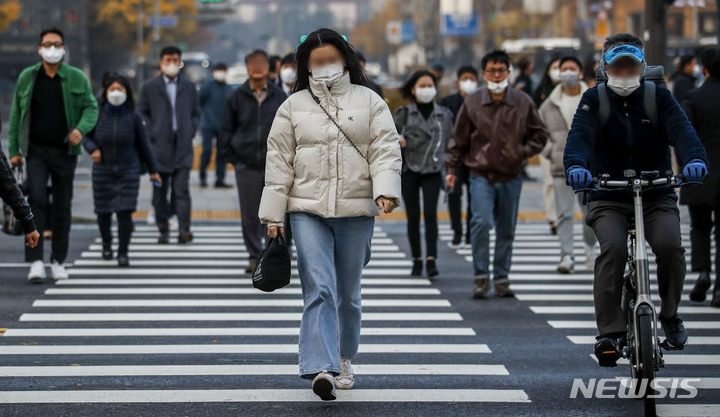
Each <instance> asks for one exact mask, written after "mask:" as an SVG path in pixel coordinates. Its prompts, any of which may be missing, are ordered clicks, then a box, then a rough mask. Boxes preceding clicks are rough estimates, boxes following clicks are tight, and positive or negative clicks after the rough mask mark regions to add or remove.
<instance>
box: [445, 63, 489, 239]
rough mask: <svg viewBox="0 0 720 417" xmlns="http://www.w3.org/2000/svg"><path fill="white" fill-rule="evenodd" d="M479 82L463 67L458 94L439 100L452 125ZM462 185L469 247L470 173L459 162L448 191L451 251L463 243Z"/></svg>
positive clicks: (472, 70) (470, 68) (472, 71)
mask: <svg viewBox="0 0 720 417" xmlns="http://www.w3.org/2000/svg"><path fill="white" fill-rule="evenodd" d="M479 81H480V74H479V73H478V71H477V69H475V67H473V66H472V65H465V66H462V67H460V68H459V69H458V71H457V81H456V83H455V86H456V87H457V89H458V92H457V93H455V94H453V95H450V96H447V97H444V98H443V99H442V100H440V104H441V105H443V106H445V107H447V108H448V109H449V110H450V111H451V112H452V114H453V125H454V124H455V121H456V120H457V116H458V113H460V108H461V107H462V105H463V104H464V103H465V99H466V98H467V96H469V95H470V94H473V93H475V92H476V91H477V90H478V83H479ZM463 185H464V186H465V188H466V189H467V193H468V197H467V200H468V201H467V211H466V222H467V227H466V229H467V231H466V234H465V245H467V246H468V247H470V241H471V239H470V219H471V218H472V204H470V201H471V200H472V197H471V196H470V171H468V168H467V167H466V166H465V163H464V162H461V164H460V167H459V168H458V170H457V180H456V181H455V187H453V188H451V189H449V190H448V212H449V213H450V226H451V228H452V230H453V239H452V241H451V242H450V247H451V248H453V249H459V248H460V247H462V243H463V222H462V196H463Z"/></svg>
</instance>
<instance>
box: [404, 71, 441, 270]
mask: <svg viewBox="0 0 720 417" xmlns="http://www.w3.org/2000/svg"><path fill="white" fill-rule="evenodd" d="M436 82H437V80H436V79H435V76H434V75H433V74H432V73H431V72H430V71H425V70H420V71H416V72H415V73H414V74H413V75H412V76H410V79H408V80H407V82H405V84H404V85H403V86H402V88H401V89H400V92H401V93H402V96H403V97H404V98H405V99H407V100H410V104H408V105H406V106H402V107H400V108H398V109H397V110H396V111H395V115H394V118H395V126H397V130H398V132H400V147H401V148H402V150H403V168H402V196H403V202H404V204H405V212H406V213H407V234H408V240H409V242H410V251H411V253H412V258H413V267H412V271H411V273H410V275H412V276H420V275H422V272H423V267H425V268H426V272H427V276H428V277H431V278H432V277H435V276H437V275H438V270H437V262H436V260H437V241H438V224H437V206H438V199H439V198H440V191H442V189H443V170H444V168H445V148H446V147H447V143H448V140H449V139H450V134H451V133H452V128H453V115H452V113H451V112H450V110H448V109H447V108H446V107H444V106H441V105H439V104H436V103H435V96H436V95H437V84H436ZM421 191H422V203H421V200H420V192H421ZM421 213H423V215H424V218H425V251H426V259H425V262H423V256H422V244H421V243H420V215H421Z"/></svg>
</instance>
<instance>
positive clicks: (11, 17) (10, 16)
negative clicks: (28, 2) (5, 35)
mask: <svg viewBox="0 0 720 417" xmlns="http://www.w3.org/2000/svg"><path fill="white" fill-rule="evenodd" d="M21 7H22V6H21V5H20V1H19V0H6V1H2V2H0V32H4V31H5V30H6V29H7V28H8V26H10V24H11V23H12V22H14V21H15V20H17V18H18V17H20V9H21Z"/></svg>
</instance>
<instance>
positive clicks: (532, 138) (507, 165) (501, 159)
mask: <svg viewBox="0 0 720 417" xmlns="http://www.w3.org/2000/svg"><path fill="white" fill-rule="evenodd" d="M547 139H548V131H547V129H546V128H545V126H544V125H543V123H542V122H541V121H540V116H538V111H537V108H536V107H535V103H533V101H532V98H530V96H528V95H527V94H525V93H523V92H521V91H519V90H516V89H514V88H508V89H507V93H506V94H505V98H504V99H503V100H501V101H497V102H495V101H493V99H492V97H491V96H490V92H489V91H488V89H487V88H483V89H480V90H478V91H477V92H476V93H474V94H472V95H470V96H468V97H467V98H466V99H465V104H463V106H462V108H461V109H460V113H458V117H457V121H456V123H455V129H454V130H453V135H452V137H451V138H450V143H449V144H448V148H447V152H446V154H445V163H446V166H447V172H448V174H453V175H454V174H455V172H456V170H457V169H458V167H459V166H460V164H461V163H462V162H465V165H466V166H467V167H468V168H469V169H470V172H471V173H472V174H473V175H476V176H479V177H483V178H485V179H487V180H488V181H489V182H491V183H496V182H506V181H511V180H514V179H516V178H518V177H519V176H520V172H521V171H522V168H523V165H524V164H525V161H526V160H527V159H528V158H530V157H531V156H533V155H536V154H538V153H540V151H542V149H543V148H544V147H545V143H546V142H547Z"/></svg>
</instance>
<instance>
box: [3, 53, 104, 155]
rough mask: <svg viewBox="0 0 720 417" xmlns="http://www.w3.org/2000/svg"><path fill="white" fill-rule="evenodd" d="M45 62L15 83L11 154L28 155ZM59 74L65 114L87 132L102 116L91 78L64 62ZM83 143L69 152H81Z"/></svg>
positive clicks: (9, 144)
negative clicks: (35, 99)
mask: <svg viewBox="0 0 720 417" xmlns="http://www.w3.org/2000/svg"><path fill="white" fill-rule="evenodd" d="M41 66H42V62H41V63H38V64H35V65H33V66H32V67H29V68H26V69H25V70H24V71H23V72H22V73H20V76H19V77H18V81H17V85H16V86H15V95H14V97H13V103H12V109H11V110H10V128H9V129H8V154H9V156H10V158H12V157H14V156H18V155H27V152H28V142H29V135H30V117H29V116H30V104H31V102H32V95H33V87H34V86H35V80H36V79H37V73H38V71H39V70H40V68H41ZM57 75H58V76H59V77H60V79H61V84H62V91H63V101H64V102H65V117H66V119H67V124H68V126H69V127H70V129H71V130H72V129H73V128H75V129H78V130H79V131H80V132H82V134H83V136H84V135H86V134H88V133H89V132H90V131H91V130H92V129H93V128H94V127H95V123H96V122H97V118H98V104H97V100H96V99H95V97H94V96H93V92H92V88H91V87H90V82H89V81H88V79H87V78H86V77H85V74H84V73H83V72H82V71H80V70H79V69H77V68H75V67H71V66H70V65H67V64H64V63H63V64H61V65H60V68H59V69H58V72H57ZM81 153H82V143H80V144H77V145H75V146H72V145H68V154H70V155H80V154H81Z"/></svg>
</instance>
